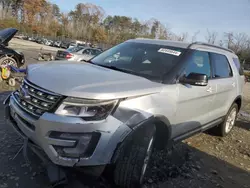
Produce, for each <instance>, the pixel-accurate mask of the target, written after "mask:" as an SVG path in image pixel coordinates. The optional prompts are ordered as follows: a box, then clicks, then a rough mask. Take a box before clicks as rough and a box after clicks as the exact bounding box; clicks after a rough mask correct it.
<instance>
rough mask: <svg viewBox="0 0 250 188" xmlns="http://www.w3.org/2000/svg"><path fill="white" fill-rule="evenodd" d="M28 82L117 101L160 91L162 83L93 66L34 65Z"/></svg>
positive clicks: (63, 93) (69, 63)
mask: <svg viewBox="0 0 250 188" xmlns="http://www.w3.org/2000/svg"><path fill="white" fill-rule="evenodd" d="M27 79H28V80H29V81H30V82H32V83H33V84H35V85H37V86H40V87H41V88H44V89H47V90H49V91H52V92H55V93H58V94H61V95H65V96H71V97H80V98H86V99H115V98H117V99H118V98H124V97H133V96H139V95H147V94H153V93H157V92H160V91H161V90H162V86H163V85H162V84H160V83H156V82H152V81H150V80H148V79H146V78H143V77H139V76H135V75H131V74H127V73H123V72H120V71H115V70H111V69H108V68H104V67H100V66H97V65H93V64H90V63H79V62H68V61H64V62H60V63H59V62H56V61H55V62H49V63H42V64H31V65H29V66H28V68H27Z"/></svg>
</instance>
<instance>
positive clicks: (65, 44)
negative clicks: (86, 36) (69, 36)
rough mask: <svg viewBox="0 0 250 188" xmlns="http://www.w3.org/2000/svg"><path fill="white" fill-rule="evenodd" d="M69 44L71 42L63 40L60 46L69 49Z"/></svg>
mask: <svg viewBox="0 0 250 188" xmlns="http://www.w3.org/2000/svg"><path fill="white" fill-rule="evenodd" d="M69 45H70V42H67V41H62V43H61V45H60V48H64V49H67V48H69Z"/></svg>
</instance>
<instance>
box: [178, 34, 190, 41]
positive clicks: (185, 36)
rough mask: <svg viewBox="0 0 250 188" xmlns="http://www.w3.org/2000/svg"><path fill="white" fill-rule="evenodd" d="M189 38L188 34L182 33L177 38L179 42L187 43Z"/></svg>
mask: <svg viewBox="0 0 250 188" xmlns="http://www.w3.org/2000/svg"><path fill="white" fill-rule="evenodd" d="M187 38H188V33H187V32H186V33H182V34H181V35H180V36H178V37H177V40H178V41H186V40H187Z"/></svg>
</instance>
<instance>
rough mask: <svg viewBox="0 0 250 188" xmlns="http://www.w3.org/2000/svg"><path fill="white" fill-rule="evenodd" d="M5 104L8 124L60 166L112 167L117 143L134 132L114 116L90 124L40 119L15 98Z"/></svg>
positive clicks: (61, 118) (53, 116)
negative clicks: (28, 111)
mask: <svg viewBox="0 0 250 188" xmlns="http://www.w3.org/2000/svg"><path fill="white" fill-rule="evenodd" d="M4 104H5V116H6V117H5V118H6V120H7V122H8V124H10V125H11V126H12V127H13V128H14V130H16V132H17V133H18V134H19V135H20V136H22V137H24V138H28V139H29V140H31V141H32V142H33V143H34V144H35V145H37V146H38V147H40V148H41V149H42V150H43V151H44V152H45V154H46V156H47V157H48V158H49V159H50V160H51V161H52V162H53V163H55V164H57V165H60V166H68V167H72V166H98V165H106V164H109V163H110V162H111V158H112V156H113V153H114V151H115V149H116V147H117V144H118V143H120V142H121V141H122V140H123V139H124V138H125V137H126V136H127V135H128V134H129V133H130V132H131V128H129V127H128V126H126V125H124V123H123V122H122V121H119V120H118V119H116V118H114V117H113V116H109V117H108V118H107V119H106V120H103V121H98V122H86V121H84V120H82V119H81V118H75V117H65V116H59V115H56V114H52V113H44V114H43V115H42V116H41V117H40V118H39V119H36V118H34V117H32V116H31V115H30V114H28V113H26V112H25V111H24V110H23V109H22V108H21V107H20V106H19V105H18V103H17V101H16V100H15V98H14V96H13V95H10V96H9V97H8V98H7V99H6V100H5V102H4Z"/></svg>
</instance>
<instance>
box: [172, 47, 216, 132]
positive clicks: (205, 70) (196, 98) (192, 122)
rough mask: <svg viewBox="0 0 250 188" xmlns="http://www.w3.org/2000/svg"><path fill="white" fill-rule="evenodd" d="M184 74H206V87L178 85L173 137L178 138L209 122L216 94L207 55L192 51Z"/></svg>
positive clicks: (202, 52) (206, 53)
mask: <svg viewBox="0 0 250 188" xmlns="http://www.w3.org/2000/svg"><path fill="white" fill-rule="evenodd" d="M186 61H188V62H186V63H187V64H186V68H185V70H184V74H185V75H186V76H188V75H189V74H190V73H191V72H193V73H200V74H206V75H207V76H208V79H209V80H208V85H207V86H193V85H183V84H178V85H177V89H178V100H177V108H176V121H175V126H174V127H173V136H174V137H179V136H181V135H183V134H185V133H190V132H191V131H195V130H200V128H201V127H202V126H203V125H206V124H207V123H209V122H210V121H211V118H210V112H211V110H212V104H213V101H214V98H215V94H216V84H215V83H214V81H212V80H211V64H210V58H209V53H208V52H204V51H198V50H194V51H193V52H192V53H191V55H190V56H189V57H188V58H187V60H186Z"/></svg>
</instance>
